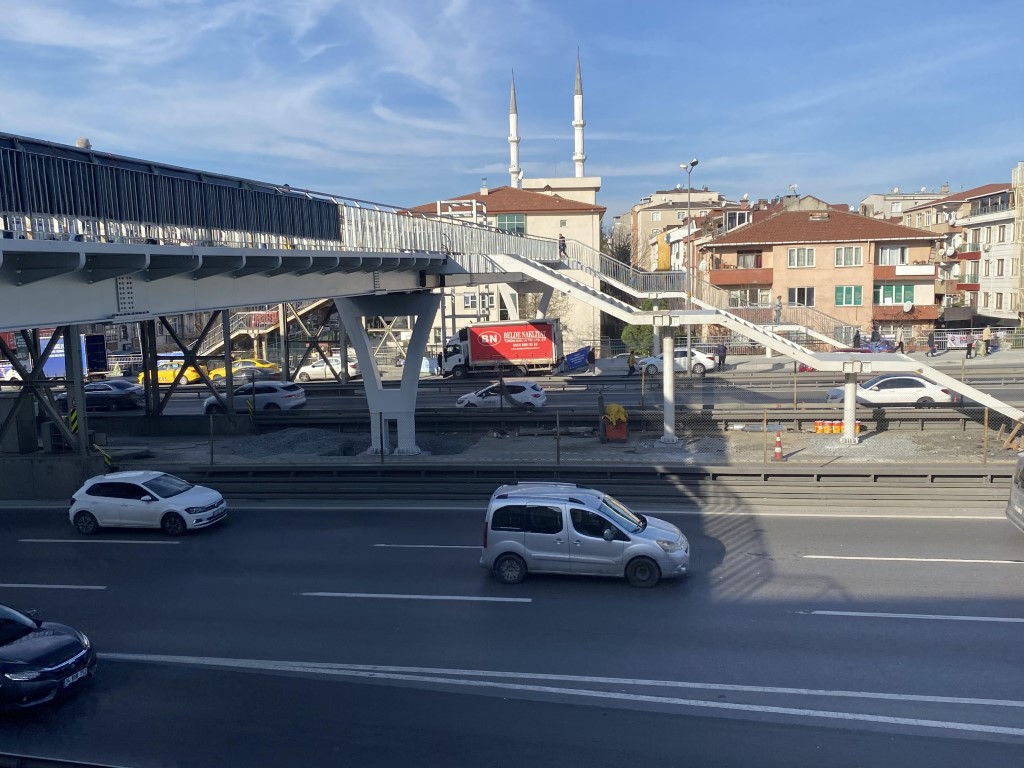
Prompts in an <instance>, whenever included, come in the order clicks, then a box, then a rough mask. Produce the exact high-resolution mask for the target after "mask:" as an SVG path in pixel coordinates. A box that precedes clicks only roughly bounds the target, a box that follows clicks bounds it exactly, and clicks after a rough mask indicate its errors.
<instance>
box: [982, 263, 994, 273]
mask: <svg viewBox="0 0 1024 768" xmlns="http://www.w3.org/2000/svg"><path fill="white" fill-rule="evenodd" d="M982 266H983V267H984V269H985V271H984V273H983V274H984V275H985V277H991V274H990V272H991V268H992V260H991V259H985V261H984V262H982Z"/></svg>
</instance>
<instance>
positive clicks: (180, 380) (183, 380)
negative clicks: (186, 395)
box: [178, 376, 188, 387]
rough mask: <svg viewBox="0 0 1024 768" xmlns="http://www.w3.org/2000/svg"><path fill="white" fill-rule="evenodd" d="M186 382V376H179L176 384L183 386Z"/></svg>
mask: <svg viewBox="0 0 1024 768" xmlns="http://www.w3.org/2000/svg"><path fill="white" fill-rule="evenodd" d="M186 384H188V376H179V377H178V386H179V387H184V386H185V385H186Z"/></svg>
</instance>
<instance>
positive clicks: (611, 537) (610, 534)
mask: <svg viewBox="0 0 1024 768" xmlns="http://www.w3.org/2000/svg"><path fill="white" fill-rule="evenodd" d="M601 537H602V538H603V539H604V540H605V541H615V531H613V530H612V529H611V528H605V529H604V533H603V534H601Z"/></svg>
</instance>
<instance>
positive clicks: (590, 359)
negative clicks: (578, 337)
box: [587, 347, 597, 376]
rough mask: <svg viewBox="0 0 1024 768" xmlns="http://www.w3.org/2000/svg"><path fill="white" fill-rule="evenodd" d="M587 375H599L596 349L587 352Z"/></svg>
mask: <svg viewBox="0 0 1024 768" xmlns="http://www.w3.org/2000/svg"><path fill="white" fill-rule="evenodd" d="M587 373H589V374H590V375H591V376H594V375H595V374H596V373H597V357H596V356H595V355H594V348H593V347H591V348H590V349H588V350H587Z"/></svg>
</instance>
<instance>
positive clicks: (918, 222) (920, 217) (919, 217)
mask: <svg viewBox="0 0 1024 768" xmlns="http://www.w3.org/2000/svg"><path fill="white" fill-rule="evenodd" d="M923 218H924V217H923V216H922V215H921V214H920V213H919V214H917V224H916V226H918V227H920V226H921V221H922V219H923Z"/></svg>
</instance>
